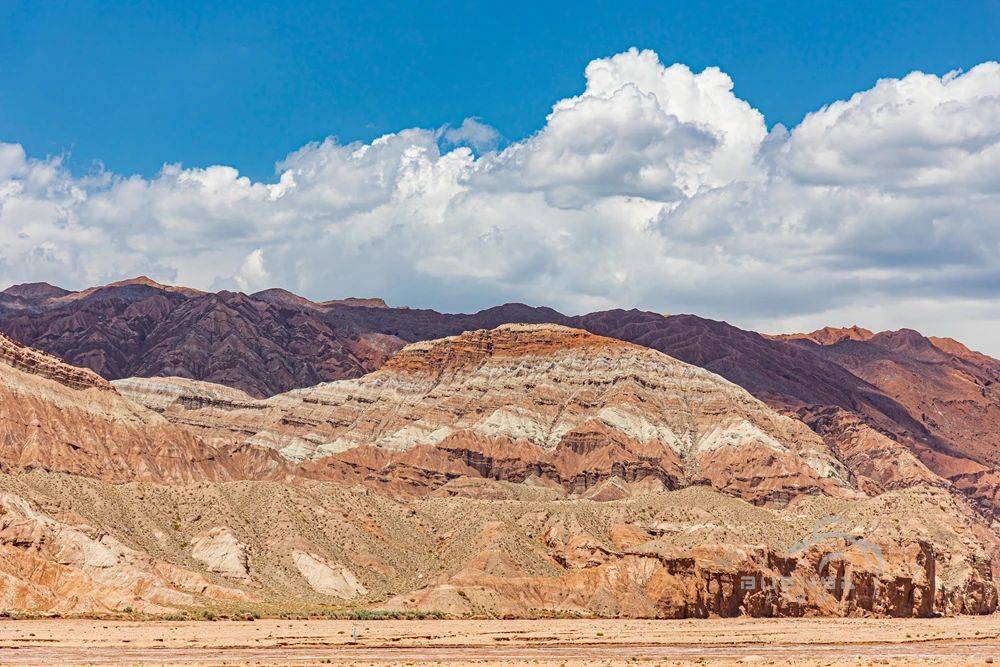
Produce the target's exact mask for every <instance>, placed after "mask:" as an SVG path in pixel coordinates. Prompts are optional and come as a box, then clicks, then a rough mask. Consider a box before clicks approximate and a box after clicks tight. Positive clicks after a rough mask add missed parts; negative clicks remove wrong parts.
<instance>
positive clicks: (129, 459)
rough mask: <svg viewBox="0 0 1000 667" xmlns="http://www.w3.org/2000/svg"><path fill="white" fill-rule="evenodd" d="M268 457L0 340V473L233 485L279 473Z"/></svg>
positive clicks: (83, 371)
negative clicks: (213, 441) (218, 442)
mask: <svg viewBox="0 0 1000 667" xmlns="http://www.w3.org/2000/svg"><path fill="white" fill-rule="evenodd" d="M281 466H282V463H281V461H279V460H277V457H274V456H273V454H271V453H270V452H269V451H268V450H264V449H260V448H252V447H247V448H242V449H239V450H236V449H232V448H230V449H228V450H226V449H220V448H217V447H215V446H212V445H209V444H206V443H205V442H203V441H202V440H201V439H199V438H198V437H197V436H196V435H193V434H191V433H190V432H188V431H187V430H185V429H182V428H179V427H177V426H175V425H172V424H170V423H169V422H168V421H167V420H165V419H164V418H163V417H162V416H160V415H159V414H157V413H156V412H154V411H152V410H149V409H147V408H144V407H142V406H140V405H138V404H136V403H133V402H131V401H129V400H127V399H125V398H123V397H122V396H120V395H119V394H118V392H117V391H115V389H114V388H113V387H112V386H111V384H110V383H108V382H107V381H106V380H104V379H103V378H101V377H100V376H98V375H97V374H96V373H93V372H92V371H89V370H86V369H80V368H74V367H72V366H69V365H67V364H65V363H62V362H60V361H58V360H57V359H55V358H54V357H50V356H49V355H46V354H43V353H40V352H38V351H36V350H31V349H29V348H25V347H24V346H21V345H18V344H17V343H14V342H13V341H11V340H10V339H9V338H6V337H4V336H2V335H0V469H2V470H4V471H8V472H19V471H26V470H38V469H40V470H52V471H65V472H72V473H75V474H82V475H88V476H91V477H97V478H100V479H105V480H109V481H130V480H134V479H151V480H169V481H182V480H195V479H205V480H214V479H232V478H240V477H245V476H247V475H260V474H263V473H265V472H267V471H278V470H280V468H281Z"/></svg>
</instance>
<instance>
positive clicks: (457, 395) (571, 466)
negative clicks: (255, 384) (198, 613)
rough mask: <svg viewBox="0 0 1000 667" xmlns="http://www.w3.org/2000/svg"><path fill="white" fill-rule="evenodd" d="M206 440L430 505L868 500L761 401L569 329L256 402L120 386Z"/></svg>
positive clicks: (445, 346) (501, 334)
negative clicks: (461, 484)
mask: <svg viewBox="0 0 1000 667" xmlns="http://www.w3.org/2000/svg"><path fill="white" fill-rule="evenodd" d="M116 386H117V387H118V389H119V390H120V391H122V392H123V393H124V394H125V395H126V396H129V397H130V398H132V399H133V400H135V401H139V402H142V403H144V404H145V405H147V406H148V407H150V408H152V409H156V410H158V411H160V412H161V414H163V415H164V416H165V417H167V418H168V419H170V420H171V421H172V422H174V423H176V424H183V425H185V426H187V427H190V428H195V429H197V430H198V432H199V433H200V434H201V435H202V436H203V437H205V438H207V439H209V440H211V441H213V442H217V443H222V442H226V441H227V440H228V441H230V443H231V445H232V446H242V445H248V444H249V445H254V446H263V447H273V448H275V449H276V450H277V451H279V452H280V453H281V454H282V455H283V456H285V457H286V458H287V459H289V461H290V462H294V463H299V462H303V461H306V462H307V463H303V464H301V465H300V466H299V467H298V468H297V469H296V472H297V473H298V474H301V475H304V476H308V477H317V478H321V479H337V480H340V481H343V482H348V483H357V482H361V483H372V484H375V485H377V486H384V487H386V488H389V489H390V490H393V491H397V492H410V493H417V494H420V493H427V492H430V491H433V490H434V489H435V488H437V487H438V486H440V485H441V484H443V483H446V482H447V481H448V480H450V479H454V478H457V477H463V476H471V477H484V478H490V479H497V480H504V481H512V482H525V481H527V480H529V479H540V480H545V481H548V482H553V483H555V484H557V485H559V486H561V487H563V488H565V489H566V490H567V491H569V492H571V493H583V492H585V491H586V490H587V489H590V488H591V487H593V486H595V485H597V484H599V483H601V482H603V481H605V480H608V479H610V478H620V479H622V480H623V481H625V482H637V481H641V480H644V479H653V480H656V481H657V482H658V483H659V484H660V488H665V489H675V488H680V487H683V486H687V485H690V484H711V485H713V486H715V487H716V488H718V489H720V490H724V491H726V492H727V493H732V494H734V495H739V496H741V497H743V498H746V499H748V500H751V501H752V502H761V503H763V502H787V501H788V500H790V499H792V498H794V497H796V496H798V495H801V494H808V493H825V494H828V495H833V496H838V497H850V496H852V495H856V491H854V490H853V489H852V488H851V487H850V485H849V483H848V473H847V471H846V470H845V469H844V468H843V466H842V465H841V464H840V462H839V461H838V460H837V459H836V458H835V457H834V456H833V455H832V454H831V453H830V452H829V450H828V449H827V447H826V445H825V444H824V443H823V441H822V439H820V438H819V437H817V436H816V434H815V433H813V432H812V431H810V430H809V429H808V428H806V427H804V426H803V425H802V424H801V423H800V422H798V421H796V420H794V419H790V418H788V417H784V416H781V415H778V414H776V413H775V412H774V411H772V410H771V409H770V408H768V407H767V406H766V405H764V404H763V403H761V402H760V401H758V400H756V399H754V398H753V397H752V396H750V394H748V393H747V392H746V391H745V390H743V389H741V388H740V387H737V386H736V385H733V384H732V383H730V382H727V381H726V380H723V379H722V378H720V377H718V376H717V375H714V374H712V373H709V372H707V371H705V370H703V369H700V368H697V367H695V366H690V365H688V364H685V363H683V362H680V361H677V360H675V359H671V358H670V357H668V356H666V355H664V354H662V353H659V352H656V351H654V350H650V349H648V348H644V347H641V346H638V345H632V344H629V343H624V342H622V341H618V340H614V339H610V338H604V337H601V336H595V335H593V334H589V333H587V332H585V331H582V330H579V329H570V328H567V327H562V326H558V325H503V326H500V327H498V328H496V329H492V330H480V331H473V332H468V333H464V334H462V335H460V336H456V337H452V338H445V339H441V340H436V341H429V342H422V343H414V344H412V345H409V346H407V347H406V348H404V349H403V350H401V351H400V352H399V353H398V354H396V355H395V356H394V357H393V358H392V359H390V360H389V361H388V362H387V363H386V364H385V365H384V366H383V367H382V368H381V369H380V370H378V371H376V372H374V373H371V374H369V375H366V376H364V377H362V378H360V379H358V380H343V381H340V382H334V383H327V384H323V385H319V386H317V387H313V388H310V389H300V390H295V391H292V392H288V393H286V394H280V395H278V396H274V397H272V398H270V399H267V400H263V401H255V400H253V399H250V398H249V397H248V396H246V395H241V394H238V393H234V392H233V391H232V390H224V389H216V388H213V387H211V386H209V385H205V384H203V383H202V384H195V383H191V382H189V381H184V380H172V379H165V380H160V379H142V380H135V379H133V380H126V381H121V382H117V383H116Z"/></svg>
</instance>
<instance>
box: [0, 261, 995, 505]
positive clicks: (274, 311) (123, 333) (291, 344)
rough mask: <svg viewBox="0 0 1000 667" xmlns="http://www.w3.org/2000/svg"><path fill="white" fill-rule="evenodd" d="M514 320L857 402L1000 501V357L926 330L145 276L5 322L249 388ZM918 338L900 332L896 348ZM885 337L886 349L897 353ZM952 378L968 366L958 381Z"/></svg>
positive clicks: (72, 352)
mask: <svg viewBox="0 0 1000 667" xmlns="http://www.w3.org/2000/svg"><path fill="white" fill-rule="evenodd" d="M514 322H530V323H542V322H549V323H557V324H564V325H568V326H573V327H579V328H583V329H586V330H588V331H591V332H592V333H597V334H600V335H605V336H610V337H614V338H619V339H622V340H627V341H631V342H635V343H638V344H641V345H645V346H648V347H652V348H654V349H657V350H660V351H661V352H665V353H666V354H669V355H670V356H673V357H675V358H678V359H680V360H682V361H686V362H688V363H692V364H695V365H697V366H701V367H703V368H706V369H708V370H710V371H712V372H714V373H718V374H719V375H721V376H723V377H725V378H726V379H728V380H730V381H732V382H735V383H736V384H738V385H740V386H741V387H743V388H745V389H747V390H748V391H750V393H752V394H753V395H754V396H756V397H757V398H759V399H761V400H764V401H765V402H767V403H768V404H769V405H771V406H772V407H774V408H777V409H779V410H782V411H784V412H786V413H787V414H798V412H799V411H800V410H806V411H808V412H810V413H815V412H822V411H823V410H825V409H827V408H836V409H840V410H844V411H847V412H851V413H854V414H855V415H857V416H858V417H859V418H860V419H862V420H863V421H864V423H865V424H866V425H868V426H869V427H870V428H871V429H873V430H874V431H876V432H878V433H881V434H883V435H885V436H886V437H888V438H890V439H891V440H893V441H895V442H896V443H898V444H900V445H902V446H903V447H905V448H906V449H907V450H909V451H910V452H911V453H913V454H915V455H916V456H918V458H920V460H921V461H922V462H923V463H924V464H926V465H927V466H928V467H929V468H930V469H931V470H932V471H933V472H935V474H939V475H941V476H943V477H945V478H947V479H949V480H950V481H952V482H953V483H954V484H955V485H956V487H958V488H960V489H962V491H963V492H964V493H966V494H967V495H969V497H971V498H973V499H975V501H976V502H977V503H978V504H979V506H980V507H981V508H982V511H984V512H987V513H997V512H1000V500H998V497H1000V496H998V493H1000V491H998V489H1000V472H998V470H997V465H996V462H995V458H996V453H995V452H996V451H997V447H998V445H997V443H996V442H994V440H995V438H994V437H993V436H994V435H995V433H993V431H996V429H993V431H990V429H991V428H993V426H994V425H995V424H994V422H995V421H996V419H995V417H996V414H995V413H996V409H995V407H994V406H993V403H994V402H995V396H993V394H995V392H993V393H992V394H991V393H990V392H992V389H991V388H992V387H994V386H995V384H994V383H995V376H996V374H997V373H998V372H1000V371H998V369H1000V362H997V361H996V360H993V359H991V358H989V357H987V356H986V355H981V354H978V353H974V352H971V351H969V350H968V349H966V348H964V346H962V345H961V344H959V343H957V342H955V341H950V340H946V339H934V340H933V341H929V343H931V344H932V345H933V350H936V351H937V353H945V354H946V355H950V357H951V359H952V361H948V362H947V363H944V364H943V365H942V364H940V363H937V361H934V360H931V361H932V362H933V363H927V361H928V358H927V356H926V354H925V351H924V352H917V354H916V355H914V354H913V351H912V350H911V351H910V352H905V350H904V352H905V354H902V357H904V359H903V361H902V362H900V360H899V358H897V357H898V356H899V354H900V352H901V347H900V345H896V344H895V343H892V342H891V340H890V339H891V338H892V336H888V335H886V334H874V333H872V332H870V331H868V330H866V329H862V328H860V327H852V328H848V329H835V328H829V327H828V328H826V329H822V330H820V331H817V332H813V333H812V334H800V335H791V336H779V337H764V336H760V335H758V334H756V333H753V332H749V331H743V330H741V329H738V328H736V327H733V326H730V325H728V324H726V323H725V322H715V321H712V320H707V319H704V318H699V317H696V316H693V315H675V316H670V317H666V316H664V315H661V314H658V313H651V312H642V311H637V310H631V311H624V310H611V311H606V312H599V313H591V314H588V315H582V316H579V317H566V316H564V315H562V314H560V313H558V312H556V311H554V310H552V309H549V308H533V307H529V306H525V305H521V304H506V305H503V306H498V307H495V308H489V309H487V310H483V311H480V312H478V313H472V314H443V313H437V312H434V311H430V310H418V309H407V308H388V307H385V304H384V302H381V301H380V300H378V299H344V300H330V301H322V302H315V301H311V300H309V299H305V298H302V297H300V296H297V295H295V294H292V293H290V292H287V291H285V290H265V291H263V292H258V293H256V294H252V295H246V294H238V293H230V292H220V293H217V294H211V293H204V292H199V291H197V290H191V289H188V288H183V287H170V286H165V285H160V284H158V283H155V282H153V281H151V280H149V279H148V278H138V279H133V280H129V281H122V282H120V283H115V284H112V285H107V286H103V287H97V288H90V289H86V290H82V291H80V292H69V291H67V290H63V289H60V288H57V287H54V286H51V285H46V284H44V283H35V284H31V285H21V286H16V287H13V288H9V289H8V290H5V292H3V293H0V329H2V330H4V331H7V332H8V333H9V334H11V335H12V336H13V337H14V338H15V339H16V340H18V341H20V342H22V343H26V344H29V345H32V346H35V347H39V348H42V349H44V350H47V351H49V352H52V353H55V354H57V355H59V356H60V357H61V358H62V359H64V360H67V361H69V362H71V363H73V364H75V365H78V366H84V367H88V368H91V369H93V370H95V371H97V372H98V373H100V374H101V375H102V376H103V377H106V378H109V379H118V378H124V377H129V376H180V377H184V378H189V379H193V380H203V381H210V382H214V383H221V384H225V385H228V386H231V387H235V388H238V389H241V390H244V391H246V392H248V393H249V394H251V395H252V396H254V397H257V398H260V397H263V396H269V395H272V394H275V393H279V392H282V391H287V390H289V389H293V388H301V387H310V386H313V385H315V384H317V383H320V382H324V381H329V380H336V379H341V378H352V377H360V376H361V375H364V374H365V373H367V372H370V371H372V370H374V369H376V368H378V367H380V366H381V364H383V363H384V362H385V360H386V359H388V358H389V357H390V356H391V355H392V354H393V353H394V352H395V351H396V350H398V349H399V348H401V347H402V346H404V345H405V344H406V343H407V342H413V341H419V340H428V339H435V338H440V337H442V336H448V335H455V334H458V333H461V332H463V331H468V330H474V329H481V328H492V327H496V326H498V325H500V324H504V323H514ZM911 337H912V336H909V335H905V336H900V335H896V336H895V338H896V339H897V342H899V341H903V343H902V347H903V348H905V347H906V343H905V341H904V340H903V339H907V338H911ZM894 346H895V347H894ZM924 347H927V346H924ZM834 348H836V349H837V350H847V351H848V353H847V354H846V357H845V355H842V354H840V353H839V352H838V353H836V354H831V353H830V350H831V349H834ZM884 348H892V352H891V354H890V357H885V350H884ZM853 349H865V350H880V349H881V350H882V351H881V352H878V354H881V355H883V357H882V358H881V360H880V361H877V363H874V364H872V363H871V362H872V359H873V357H872V355H870V354H869V353H867V352H865V353H863V354H861V355H860V356H859V357H858V358H857V359H854V360H853V361H852V360H851V358H852V357H853V356H855V355H854V353H853V352H850V350H853ZM892 355H896V356H892ZM876 357H877V355H876ZM845 358H846V361H845ZM906 359H910V360H911V361H912V360H913V359H918V360H919V361H920V363H917V364H916V365H914V364H913V363H911V361H907V360H906ZM938 361H940V360H938ZM897 364H898V367H897ZM972 367H977V368H972ZM942 368H944V369H946V373H945V376H944V377H942V376H941V375H940V372H939V371H940V370H941V369H942ZM866 369H867V370H866ZM924 373H928V374H929V375H928V376H927V377H925V376H924ZM990 373H992V375H990ZM951 374H953V375H954V376H953V377H949V375H951ZM956 377H958V378H961V377H965V378H966V379H958V380H957V384H956ZM892 378H896V379H895V380H893V379H892ZM969 378H972V379H971V381H969ZM914 388H917V389H918V390H919V392H920V396H916V395H915V394H914V392H913V390H914ZM956 390H957V393H956ZM977 391H978V392H980V396H978V397H977V396H976V395H975V392H977ZM939 411H940V412H939ZM979 425H982V427H980V426H979ZM831 437H832V436H831ZM837 437H838V438H840V439H841V440H842V439H843V437H842V436H837Z"/></svg>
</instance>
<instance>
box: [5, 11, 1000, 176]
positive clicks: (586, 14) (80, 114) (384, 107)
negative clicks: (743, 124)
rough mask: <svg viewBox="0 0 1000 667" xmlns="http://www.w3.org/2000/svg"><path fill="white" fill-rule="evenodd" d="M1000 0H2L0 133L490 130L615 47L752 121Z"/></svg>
mask: <svg viewBox="0 0 1000 667" xmlns="http://www.w3.org/2000/svg"><path fill="white" fill-rule="evenodd" d="M998 34H1000V3H998V2H994V1H991V2H971V1H968V2H886V1H880V2H802V1H799V2H766V1H762V2H730V3H727V2H663V3H646V2H638V3H620V2H573V3H545V2H542V3H540V2H504V3H477V2H457V3H450V2H403V3H392V5H391V6H389V5H383V4H382V3H375V2H364V3H360V2H359V3H335V2H295V3H258V2H241V3H207V2H184V1H176V2H169V3H167V2H162V3H145V2H128V3H119V2H107V1H105V2H83V1H76V2H65V3H63V2H34V1H32V2H10V1H9V0H0V141H7V142H18V143H20V144H22V145H23V146H24V148H25V150H26V151H27V153H28V154H29V155H32V156H36V157H44V156H46V155H59V154H66V153H68V155H69V159H68V163H69V165H70V166H71V167H72V168H73V169H74V171H76V172H78V173H85V172H87V171H88V170H89V169H91V168H92V163H93V162H94V161H95V160H100V161H101V162H103V164H104V165H105V166H106V167H107V168H108V169H109V170H111V171H114V172H116V173H119V174H132V173H139V174H143V175H146V176H150V175H153V174H155V173H156V172H157V171H158V170H159V169H160V167H161V166H162V165H163V164H164V163H173V162H181V163H183V164H184V165H185V166H207V165H210V164H227V165H232V166H234V167H236V168H238V169H239V170H240V171H241V172H242V173H245V174H248V175H250V176H251V177H253V178H255V179H267V180H273V178H274V163H275V162H276V161H278V160H280V159H281V158H283V157H284V156H285V155H286V154H287V153H289V152H291V151H293V150H295V149H297V148H299V147H301V146H302V145H304V144H305V143H306V142H308V141H313V140H321V139H323V138H324V137H327V136H334V137H337V138H339V140H340V141H341V142H342V143H347V142H351V141H356V140H360V141H368V140H370V139H372V138H373V137H376V136H379V135H381V134H383V133H387V132H395V131H398V130H400V129H402V128H406V127H429V128H434V127H438V126H441V125H444V124H447V123H450V124H459V123H461V122H462V120H463V119H464V118H466V117H469V116H476V117H480V118H482V119H483V120H484V121H485V122H487V123H489V124H491V125H493V126H494V127H496V128H497V129H498V130H499V132H500V133H501V134H502V135H503V136H504V137H505V138H506V139H507V140H517V139H521V138H523V137H525V136H527V135H529V134H531V133H533V132H535V131H537V130H538V129H539V128H541V127H542V125H543V124H544V122H545V116H546V114H547V113H548V112H549V110H550V108H551V105H552V104H553V103H554V102H555V101H556V100H559V99H561V98H564V97H568V96H571V95H575V94H577V93H578V92H579V91H580V89H581V87H582V85H583V78H582V72H583V68H584V67H585V65H586V64H587V63H588V62H590V61H591V60H592V59H594V58H599V57H603V56H609V55H611V54H614V53H617V52H620V51H623V50H625V49H627V48H628V47H631V46H637V47H639V48H649V49H653V50H655V51H656V52H657V53H659V55H660V58H661V59H662V60H663V61H664V63H666V64H669V63H672V62H683V63H686V64H687V65H689V66H691V67H692V68H693V69H695V70H696V71H697V70H700V69H702V68H704V67H705V66H708V65H717V66H719V67H721V69H722V70H723V71H725V72H727V73H728V74H729V75H730V76H732V78H733V80H734V81H735V86H736V87H735V93H736V95H737V96H739V97H741V98H743V99H745V100H747V101H748V102H749V103H750V104H751V105H753V106H754V107H756V108H757V109H759V110H760V111H761V112H762V113H763V114H764V117H765V119H766V121H767V124H768V126H772V125H773V124H774V123H776V122H781V123H784V124H785V125H787V126H793V125H795V124H797V123H798V122H799V121H800V120H801V119H802V117H803V115H804V114H805V113H807V112H809V111H812V110H815V109H818V108H820V107H821V106H822V105H824V104H827V103H829V102H832V101H834V100H836V99H841V98H846V97H848V96H849V95H851V94H852V93H854V92H856V91H859V90H864V89H866V88H869V87H871V86H872V85H873V84H874V83H875V81H876V80H877V79H878V78H880V77H898V76H902V75H904V74H906V73H908V72H910V71H912V70H922V71H925V72H931V73H936V74H943V73H945V72H948V71H950V70H953V69H956V68H969V67H971V66H973V65H975V64H977V63H979V62H982V61H985V60H990V59H996V58H997V57H998V46H997V44H998V38H997V35H998Z"/></svg>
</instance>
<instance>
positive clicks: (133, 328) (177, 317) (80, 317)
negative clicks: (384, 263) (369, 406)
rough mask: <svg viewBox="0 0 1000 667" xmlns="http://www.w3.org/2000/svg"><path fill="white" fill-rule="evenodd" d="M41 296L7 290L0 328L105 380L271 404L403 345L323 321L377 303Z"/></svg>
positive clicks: (133, 292)
mask: <svg viewBox="0 0 1000 667" xmlns="http://www.w3.org/2000/svg"><path fill="white" fill-rule="evenodd" d="M46 287H48V288H50V289H45V288H43V287H42V286H18V287H15V288H11V289H9V290H8V291H7V296H8V297H9V299H8V300H7V301H4V300H2V299H0V329H2V330H3V331H6V332H8V333H9V334H10V335H11V336H12V337H13V338H14V339H16V340H18V341H19V342H21V343H24V344H26V345H30V346H32V347H36V348H40V349H43V350H45V351H47V352H51V353H53V354H56V355H58V356H59V357H60V358H62V359H63V360H65V361H67V362H69V363H71V364H74V365H76V366H81V367H86V368H90V369H92V370H94V371H96V372H97V373H99V374H100V375H102V376H103V377H106V378H110V379H114V378H122V377H129V376H150V375H170V376H182V377H188V378H194V379H199V380H208V381H212V382H217V383H220V384H225V385H229V386H233V387H238V388H241V389H244V390H246V391H249V392H251V393H252V394H254V395H257V396H267V395H271V394H274V393H276V392H278V391H283V390H287V389H290V388H292V387H300V386H308V385H313V384H317V383H319V382H322V381H324V380H331V379H337V378H343V377H356V376H359V375H362V374H364V373H365V372H367V371H371V370H374V369H375V368H377V367H378V366H379V365H380V364H381V363H382V362H383V361H384V360H385V359H386V358H387V357H388V356H389V355H390V354H392V353H393V352H395V351H396V350H397V349H399V348H400V347H402V345H403V344H404V343H403V341H401V340H399V339H398V338H396V337H394V336H387V335H382V334H380V333H377V332H374V331H362V330H357V329H354V328H351V327H349V326H344V325H343V324H342V323H339V322H337V321H335V318H331V317H328V316H327V315H326V313H327V312H328V311H331V312H332V311H337V310H345V311H351V310H355V309H373V310H377V309H378V308H379V307H380V302H379V300H367V299H365V300H348V301H341V302H336V301H335V302H329V303H327V304H315V303H312V302H310V301H308V300H306V299H302V298H301V297H295V295H292V294H290V293H287V292H285V293H281V291H280V290H268V291H267V292H263V293H261V294H259V295H254V296H247V295H245V294H236V293H232V292H220V293H218V294H207V293H204V292H199V291H198V290H192V289H188V288H184V287H172V286H167V285H160V284H158V283H156V282H154V281H152V280H149V279H148V278H144V277H143V278H137V279H133V280H127V281H123V282H120V283H115V284H113V285H107V286H104V287H97V288H90V289H87V290H83V291H82V292H66V291H65V290H59V288H54V287H52V286H46ZM381 306H382V307H384V303H382V304H381Z"/></svg>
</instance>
